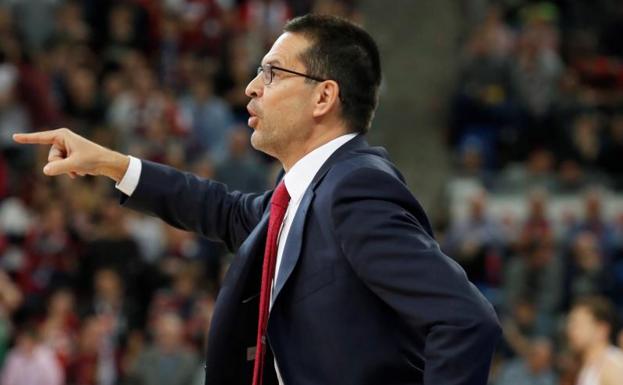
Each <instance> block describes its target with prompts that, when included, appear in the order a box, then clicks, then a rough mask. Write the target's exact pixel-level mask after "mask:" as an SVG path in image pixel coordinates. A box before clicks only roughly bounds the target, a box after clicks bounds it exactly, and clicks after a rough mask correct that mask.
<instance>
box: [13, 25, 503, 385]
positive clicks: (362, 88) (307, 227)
mask: <svg viewBox="0 0 623 385" xmlns="http://www.w3.org/2000/svg"><path fill="white" fill-rule="evenodd" d="M380 73H381V68H380V60H379V53H378V49H377V47H376V44H375V42H374V41H373V39H372V38H371V37H370V35H369V34H367V33H366V32H365V31H364V30H363V29H361V28H360V27H357V26H355V25H353V24H351V23H349V22H347V21H343V20H341V19H337V18H333V17H328V16H318V15H307V16H304V17H301V18H297V19H294V20H292V21H290V22H289V23H288V24H287V25H286V26H285V28H284V33H283V34H282V35H281V36H280V37H279V38H278V39H277V41H276V42H275V43H274V45H273V46H272V48H271V49H270V51H269V52H268V53H267V54H266V55H265V56H264V58H263V60H262V64H261V66H260V67H259V68H258V73H257V76H256V77H255V78H254V79H253V80H252V81H251V82H250V83H249V85H248V87H247V89H246V94H247V95H248V96H249V97H250V98H251V101H250V103H249V105H248V109H249V114H250V118H249V126H250V127H251V128H253V135H252V138H251V143H252V145H253V146H254V147H255V148H256V149H258V150H261V151H263V152H265V153H267V154H270V155H272V156H274V157H275V158H277V159H278V160H279V161H280V162H281V164H282V165H283V169H284V172H285V175H284V176H283V178H281V180H280V182H279V184H278V185H277V187H276V189H275V190H273V191H268V192H265V193H263V194H242V193H240V192H237V191H233V192H230V191H228V189H227V187H226V186H225V185H223V184H220V183H218V182H215V181H211V180H205V179H200V178H198V177H196V176H194V175H191V174H189V173H183V172H180V171H177V170H174V169H172V168H169V167H166V166H162V165H157V164H154V163H150V162H147V161H139V160H138V159H135V158H131V157H128V156H126V155H123V154H120V153H117V152H114V151H112V150H109V149H106V148H103V147H101V146H99V145H97V144H95V143H92V142H90V141H88V140H87V139H85V138H82V137H79V136H78V135H76V134H74V133H72V132H71V131H69V130H67V129H59V130H54V131H48V132H40V133H33V134H29V135H17V136H15V139H16V140H17V141H19V142H22V143H46V144H52V147H51V149H50V155H49V163H48V164H47V165H46V166H45V168H44V172H45V173H46V174H48V175H58V174H62V173H69V174H70V175H72V176H76V175H85V174H92V175H105V176H108V177H110V178H112V179H114V180H115V181H117V187H118V188H119V189H121V190H122V191H123V192H124V196H123V197H122V204H124V205H125V206H127V207H130V208H133V209H136V210H140V211H142V212H145V213H150V214H153V215H156V216H158V217H160V218H162V219H163V220H165V221H167V222H168V223H170V224H172V225H174V226H177V227H180V228H183V229H187V230H192V231H196V232H198V233H201V234H203V235H205V236H208V237H210V238H213V239H219V240H221V241H223V242H224V243H225V244H226V245H227V247H228V248H229V249H231V250H233V251H235V252H236V257H235V259H234V260H233V262H232V264H231V266H230V268H229V271H228V273H227V276H226V277H225V279H224V283H223V287H222V289H221V291H220V293H219V296H218V299H217V303H216V307H215V310H214V316H213V320H212V323H211V328H210V333H209V339H208V346H207V360H206V384H210V385H225V384H227V385H230V384H231V385H233V384H236V385H238V384H239V385H248V384H251V383H253V384H254V385H255V384H261V383H263V384H286V385H312V384H313V385H320V384H339V385H350V384H352V385H366V384H370V385H373V384H374V385H379V384H384V385H389V384H426V385H459V384H460V385H484V384H486V382H487V375H488V370H489V365H490V360H491V356H492V354H493V351H494V348H495V345H496V343H497V341H498V338H499V336H500V328H499V325H498V321H497V318H496V316H495V313H494V311H493V309H492V307H491V306H490V304H489V303H488V302H487V301H486V300H485V299H484V297H483V296H482V295H480V293H479V292H478V291H477V289H476V288H475V287H474V286H473V285H472V284H471V283H469V281H468V280H467V278H466V276H465V273H464V272H463V270H462V269H461V268H460V267H459V266H458V265H457V264H456V263H455V262H454V261H453V260H452V259H450V258H449V257H447V256H446V255H444V254H443V253H442V252H441V251H440V249H439V246H438V244H437V242H436V241H435V239H434V237H433V234H432V230H431V226H430V223H429V221H428V219H427V217H426V214H425V213H424V210H423V209H422V208H421V207H420V205H419V203H418V202H417V200H416V199H415V198H414V196H413V195H412V194H411V193H410V191H409V190H408V188H407V186H406V184H405V182H404V179H403V177H402V176H401V174H400V173H399V171H398V170H397V169H396V168H395V167H394V165H393V164H392V163H391V162H390V161H389V160H388V158H387V154H386V153H385V151H384V150H383V149H381V148H374V147H370V146H369V145H368V144H367V143H366V141H365V139H364V134H365V132H366V131H367V129H368V127H369V126H370V123H371V120H372V117H373V114H374V110H375V108H376V105H377V99H378V97H377V94H378V87H379V84H380V79H381V75H380Z"/></svg>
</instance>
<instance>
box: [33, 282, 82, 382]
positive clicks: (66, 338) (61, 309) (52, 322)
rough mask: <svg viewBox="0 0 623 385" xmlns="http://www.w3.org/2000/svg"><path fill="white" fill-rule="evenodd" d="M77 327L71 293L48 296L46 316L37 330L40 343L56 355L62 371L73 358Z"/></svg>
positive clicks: (62, 290) (62, 292)
mask: <svg viewBox="0 0 623 385" xmlns="http://www.w3.org/2000/svg"><path fill="white" fill-rule="evenodd" d="M79 325H80V321H79V319H78V314H77V312H76V309H75V298H74V295H73V293H72V292H71V291H70V290H68V289H59V290H57V291H55V292H54V293H53V294H52V295H51V296H50V299H49V301H48V309H47V314H46V317H45V319H44V320H43V322H42V323H41V325H40V326H39V330H40V335H41V340H42V342H43V343H44V344H45V345H46V346H48V347H49V348H51V349H52V350H53V351H54V352H55V353H56V357H57V358H58V360H59V362H60V364H61V366H62V367H63V370H64V371H66V370H67V369H68V368H69V365H70V364H71V362H72V360H73V358H74V354H75V351H74V346H75V339H76V337H77V335H78V331H79Z"/></svg>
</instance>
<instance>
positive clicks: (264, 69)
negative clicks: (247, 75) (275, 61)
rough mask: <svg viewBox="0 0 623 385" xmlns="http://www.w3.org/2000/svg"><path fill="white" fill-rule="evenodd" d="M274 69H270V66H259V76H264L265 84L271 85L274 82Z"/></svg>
mask: <svg viewBox="0 0 623 385" xmlns="http://www.w3.org/2000/svg"><path fill="white" fill-rule="evenodd" d="M271 72H272V68H270V66H269V65H263V66H259V67H257V74H258V75H259V74H260V73H261V74H262V80H263V81H264V84H266V85H268V84H270V82H271V81H272V80H273V79H272V76H271V75H272V73H271Z"/></svg>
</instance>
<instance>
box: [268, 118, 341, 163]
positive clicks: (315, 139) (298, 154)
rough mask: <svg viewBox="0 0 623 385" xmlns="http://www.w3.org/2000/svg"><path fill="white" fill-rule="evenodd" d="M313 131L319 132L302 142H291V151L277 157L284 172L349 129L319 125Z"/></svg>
mask: <svg viewBox="0 0 623 385" xmlns="http://www.w3.org/2000/svg"><path fill="white" fill-rule="evenodd" d="M315 131H316V132H320V134H319V135H315V136H312V137H310V138H308V139H307V140H306V141H305V142H303V143H292V144H291V146H290V147H291V149H292V151H291V153H290V154H287V155H284V156H282V157H280V158H279V160H280V161H281V164H282V166H283V169H284V170H285V172H288V171H289V170H290V169H291V168H292V166H294V165H295V164H296V162H298V161H299V160H301V159H302V158H303V157H304V156H305V155H307V154H309V153H310V152H312V151H314V150H315V149H317V148H318V147H320V146H322V145H324V144H326V143H329V142H330V141H332V140H333V139H336V138H339V137H340V136H342V135H346V134H348V133H349V131H348V130H346V129H345V128H343V127H342V129H340V130H330V129H328V128H327V127H320V128H318V129H317V130H315Z"/></svg>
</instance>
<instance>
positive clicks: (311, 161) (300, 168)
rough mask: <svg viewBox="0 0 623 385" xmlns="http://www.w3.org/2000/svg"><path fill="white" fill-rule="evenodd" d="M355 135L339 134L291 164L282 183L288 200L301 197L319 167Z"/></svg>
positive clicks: (295, 200) (292, 200) (296, 199)
mask: <svg viewBox="0 0 623 385" xmlns="http://www.w3.org/2000/svg"><path fill="white" fill-rule="evenodd" d="M355 136H357V133H351V134H346V135H342V136H339V137H337V138H335V139H333V140H331V141H329V142H327V143H325V144H323V145H322V146H320V147H318V148H316V149H314V150H313V151H311V152H310V153H308V154H307V155H305V156H304V157H302V158H301V159H299V161H298V162H296V163H295V164H294V166H292V168H291V169H290V170H289V171H288V172H287V173H286V175H285V176H284V183H285V184H286V188H287V189H288V193H289V194H290V202H291V203H297V202H298V201H299V200H300V199H301V198H302V197H303V193H305V190H307V187H309V184H310V183H311V181H312V179H313V178H314V176H315V175H316V173H317V172H318V170H320V167H322V165H323V164H324V162H326V161H327V159H329V157H330V156H331V155H332V154H333V153H334V152H335V151H336V150H337V149H338V148H340V147H342V146H343V145H344V144H345V143H346V142H348V141H349V140H351V139H352V138H354V137H355Z"/></svg>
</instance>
